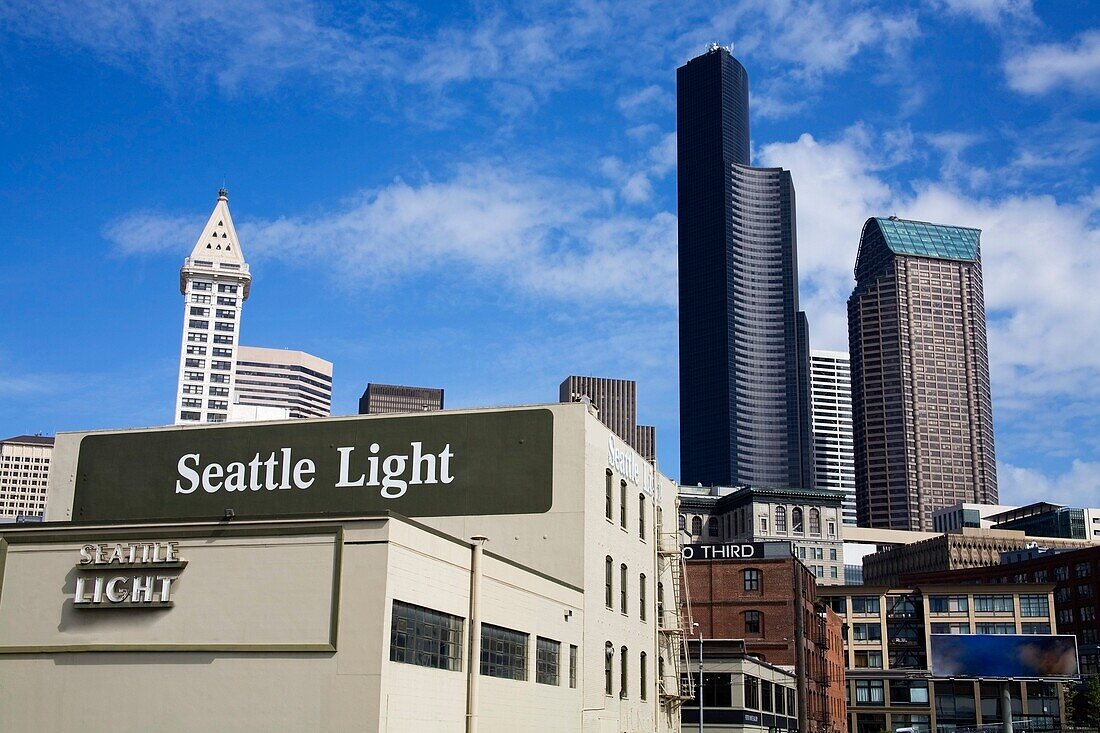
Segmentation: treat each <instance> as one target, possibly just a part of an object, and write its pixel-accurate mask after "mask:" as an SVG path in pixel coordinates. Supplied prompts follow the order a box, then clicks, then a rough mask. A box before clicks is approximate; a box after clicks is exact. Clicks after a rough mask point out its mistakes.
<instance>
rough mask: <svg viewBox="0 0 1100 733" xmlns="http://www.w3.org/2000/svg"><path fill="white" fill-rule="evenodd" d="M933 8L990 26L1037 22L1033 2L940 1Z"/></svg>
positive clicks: (987, 0) (996, 0)
mask: <svg viewBox="0 0 1100 733" xmlns="http://www.w3.org/2000/svg"><path fill="white" fill-rule="evenodd" d="M932 6H933V7H934V8H936V9H939V8H945V9H946V10H947V11H948V12H950V13H954V14H956V15H966V16H969V17H971V18H974V19H975V20H977V21H979V22H981V23H985V24H986V25H989V26H998V25H1000V24H1001V23H1002V22H1004V21H1006V20H1021V21H1028V22H1033V21H1035V20H1036V18H1035V13H1034V10H1033V9H1032V7H1031V0H939V1H934V2H933V3H932Z"/></svg>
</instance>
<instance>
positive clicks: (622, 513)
mask: <svg viewBox="0 0 1100 733" xmlns="http://www.w3.org/2000/svg"><path fill="white" fill-rule="evenodd" d="M619 526H620V527H622V528H623V529H626V481H620V482H619Z"/></svg>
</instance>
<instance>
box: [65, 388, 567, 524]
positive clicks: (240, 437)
mask: <svg viewBox="0 0 1100 733" xmlns="http://www.w3.org/2000/svg"><path fill="white" fill-rule="evenodd" d="M553 446H554V416H553V413H551V412H550V411H549V410H546V409H532V410H512V411H502V412H481V413H469V414H434V415H416V416H409V417H392V418H372V419H361V418H349V419H346V420H323V421H308V422H302V423H282V424H278V425H240V426H226V427H217V428H205V429H196V428H178V429H173V430H151V431H144V432H131V433H112V434H105V435H88V436H85V437H84V438H83V439H82V440H81V442H80V456H79V459H78V462H77V475H76V487H75V494H74V498H73V520H74V521H94V522H115V521H144V520H166V521H172V520H178V519H221V518H223V517H225V516H226V514H227V511H228V510H232V512H233V515H234V516H237V517H242V518H260V517H279V516H309V515H313V516H317V515H348V514H359V513H363V512H376V511H381V510H390V511H394V512H397V513H399V514H404V515H406V516H410V517H440V516H461V515H476V514H532V513H540V512H545V511H548V510H549V509H550V504H551V502H552V501H553Z"/></svg>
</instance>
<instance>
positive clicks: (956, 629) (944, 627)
mask: <svg viewBox="0 0 1100 733" xmlns="http://www.w3.org/2000/svg"><path fill="white" fill-rule="evenodd" d="M932 633H933V634H969V633H970V624H969V623H957V624H945V623H933V624H932Z"/></svg>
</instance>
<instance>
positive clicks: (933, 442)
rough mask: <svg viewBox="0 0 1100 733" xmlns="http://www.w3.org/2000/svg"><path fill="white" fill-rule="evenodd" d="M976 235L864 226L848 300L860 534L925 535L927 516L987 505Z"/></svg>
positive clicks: (993, 498) (988, 410)
mask: <svg viewBox="0 0 1100 733" xmlns="http://www.w3.org/2000/svg"><path fill="white" fill-rule="evenodd" d="M980 234H981V232H980V231H979V230H977V229H966V228H963V227H952V226H943V225H939V224H928V223H925V222H918V221H906V220H903V219H898V218H896V217H890V218H888V219H878V218H875V219H868V220H867V223H866V224H865V225H864V227H863V234H862V236H861V237H860V242H859V253H858V254H857V255H856V268H855V276H856V287H855V290H854V291H853V292H852V295H851V297H850V298H848V341H849V346H850V350H851V357H852V362H851V371H852V423H853V425H852V427H853V437H854V443H855V468H856V509H857V517H858V523H859V524H860V525H861V526H865V527H885V528H890V529H912V530H926V531H931V530H932V512H933V511H934V510H936V509H940V508H942V507H948V506H952V505H954V504H957V503H959V502H973V503H979V504H996V503H997V469H996V462H995V460H994V454H993V410H992V405H991V401H990V391H989V357H988V355H987V352H986V329H985V301H984V299H983V296H982V267H981V253H980V250H979V236H980Z"/></svg>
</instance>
